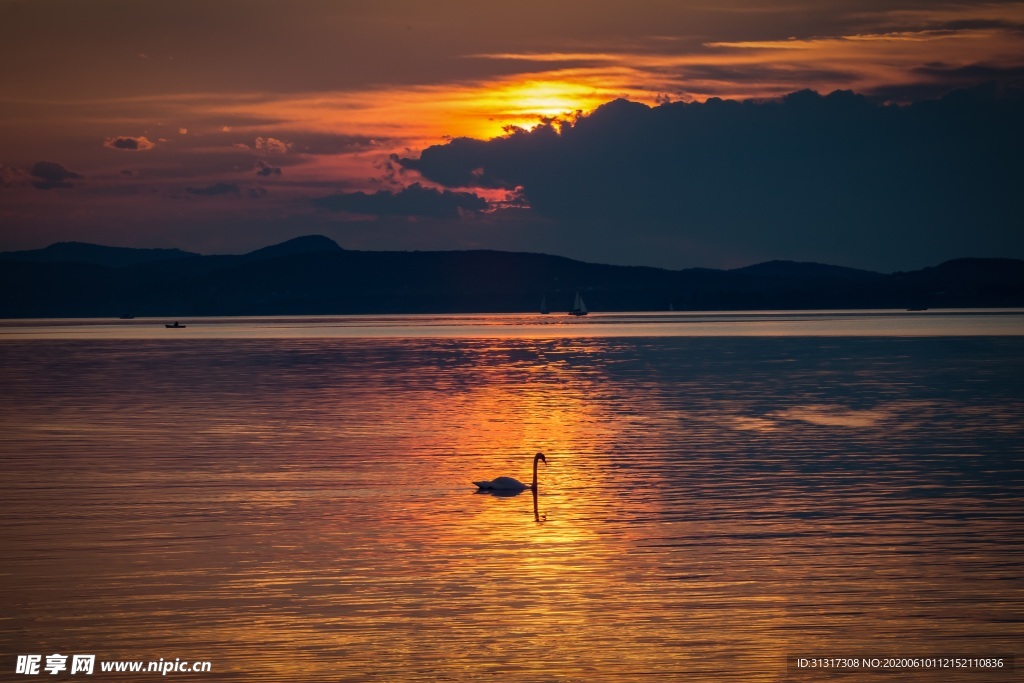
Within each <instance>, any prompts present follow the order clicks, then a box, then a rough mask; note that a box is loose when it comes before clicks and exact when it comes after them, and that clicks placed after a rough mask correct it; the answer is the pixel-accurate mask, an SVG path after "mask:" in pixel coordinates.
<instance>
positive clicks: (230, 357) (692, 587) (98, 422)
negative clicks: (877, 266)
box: [0, 312, 1024, 681]
mask: <svg viewBox="0 0 1024 683" xmlns="http://www.w3.org/2000/svg"><path fill="white" fill-rule="evenodd" d="M563 320H565V317H564V316H558V317H552V318H550V322H549V320H548V319H540V318H539V317H536V316H535V317H521V318H517V317H515V316H498V317H488V316H448V317H439V316H424V317H386V318H372V319H369V318H358V319H341V318H331V319H305V318H303V319H272V320H268V319H251V320H241V321H240V320H230V319H219V320H211V321H201V320H190V321H182V322H184V323H187V324H188V325H189V326H188V328H187V329H185V330H165V329H164V328H163V325H162V323H163V322H164V321H138V320H135V321H124V322H120V321H119V322H117V323H108V322H102V321H86V322H82V321H7V322H4V323H2V324H0V382H2V385H0V386H2V387H3V392H2V394H0V474H2V476H3V480H4V487H3V488H2V490H0V503H2V509H3V512H4V520H3V523H2V531H0V557H2V558H3V563H2V567H0V579H2V580H0V601H2V602H0V606H2V610H0V654H2V657H3V659H2V660H0V672H2V673H0V678H2V679H4V680H6V679H7V677H8V676H10V677H12V678H19V679H23V680H30V678H29V677H15V676H14V675H13V672H14V668H15V667H14V662H15V659H16V655H17V654H27V653H37V654H43V655H46V654H51V653H58V652H59V653H64V654H72V653H94V654H96V655H97V657H98V659H101V660H102V659H106V660H110V659H126V660H156V659H159V658H161V657H163V658H164V659H169V660H173V659H174V658H175V657H180V658H182V659H188V660H209V661H211V662H212V664H213V673H212V674H169V675H168V677H169V678H177V679H187V680H200V679H202V680H239V681H249V680H280V681H366V680H369V681H374V680H380V681H406V680H423V681H434V680H437V681H445V680H448V681H463V680H510V681H592V680H600V681H635V680H652V681H653V680H657V681H661V680H743V681H777V680H788V679H791V678H792V679H799V680H833V679H832V678H830V677H829V676H826V675H817V674H815V675H810V676H808V675H803V674H792V673H790V672H788V671H787V666H786V657H787V655H790V656H792V655H797V654H802V655H808V656H832V657H837V656H844V655H853V656H866V655H871V656H879V657H886V656H913V655H969V656H984V657H989V656H995V655H1016V656H1017V658H1018V660H1020V658H1021V656H1022V655H1024V650H1022V647H1021V644H1022V642H1024V571H1022V564H1024V541H1022V534H1021V529H1024V476H1022V470H1024V438H1022V437H1024V434H1022V432H1024V427H1022V425H1024V315H1022V314H1021V313H1019V312H1009V313H1007V312H990V313H977V312H946V313H935V314H932V313H931V312H929V313H928V314H927V315H924V316H922V315H921V314H913V315H911V314H890V313H884V314H883V313H878V312H864V313H858V314H849V313H843V314H839V313H816V314H717V315H710V314H702V315H693V314H689V315H686V316H678V315H677V316H660V315H653V314H652V315H651V316H642V315H641V316H636V315H634V316H606V317H605V318H603V319H602V317H601V316H592V317H591V318H590V319H588V320H586V321H585V322H582V323H580V324H576V325H568V324H564V323H563ZM156 323H159V324H156ZM537 451H543V452H544V453H546V454H547V456H548V465H547V467H545V466H544V465H541V468H540V486H539V494H538V495H537V496H536V497H534V496H532V495H531V494H530V492H529V491H527V492H526V493H524V494H521V495H518V496H514V497H495V496H491V495H485V494H477V493H474V487H473V486H472V484H470V482H471V481H472V480H475V479H489V478H492V477H494V476H498V475H510V476H515V477H517V478H520V479H524V480H528V479H529V476H530V464H531V457H532V455H533V454H534V453H535V452H537ZM1021 666H1024V662H1018V663H1017V670H1016V671H1015V672H999V673H979V672H954V673H950V672H942V673H936V672H934V671H932V672H922V673H918V674H917V675H916V676H915V675H914V674H911V673H907V672H902V673H901V674H899V675H898V676H896V675H888V674H881V673H874V674H855V675H849V676H843V677H842V679H843V680H871V681H877V680H940V679H941V680H964V681H987V680H994V681H1008V680H1020V679H1021V678H1020V677H1021V673H1020V668H1021ZM95 675H96V676H97V678H99V679H102V678H118V679H120V680H130V679H129V678H128V677H127V676H126V675H125V674H112V673H107V674H102V673H99V672H97V673H96V674H95ZM43 676H44V677H45V678H47V679H52V680H58V679H59V680H64V679H65V678H72V677H70V676H67V674H66V672H65V674H63V675H59V676H49V675H46V674H45V673H44V674H43ZM152 677H153V675H152V674H150V675H149V676H148V677H143V678H145V679H147V680H148V679H151V678H152ZM72 679H74V678H72Z"/></svg>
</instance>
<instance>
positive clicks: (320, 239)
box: [245, 235, 342, 261]
mask: <svg viewBox="0 0 1024 683" xmlns="http://www.w3.org/2000/svg"><path fill="white" fill-rule="evenodd" d="M341 250H342V249H341V247H339V246H338V243H337V242H335V241H334V240H332V239H331V238H329V237H324V236H323V235H306V236H305V237H296V238H295V239H290V240H288V241H287V242H282V243H281V244H274V245H271V246H269V247H263V248H262V249H257V250H256V251H250V252H249V253H248V254H245V258H246V259H247V260H252V261H256V260H264V259H272V258H279V257H281V256H294V255H296V254H312V253H316V252H321V251H341Z"/></svg>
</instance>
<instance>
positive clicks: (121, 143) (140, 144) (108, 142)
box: [103, 135, 156, 152]
mask: <svg viewBox="0 0 1024 683" xmlns="http://www.w3.org/2000/svg"><path fill="white" fill-rule="evenodd" d="M103 146H104V147H109V148H110V149H119V150H123V151H126V152H144V151H145V150H147V149H153V147H155V146H156V144H155V143H154V142H152V141H151V140H150V139H149V138H147V137H145V136H144V135H140V136H138V137H130V136H121V137H114V138H106V139H104V140H103Z"/></svg>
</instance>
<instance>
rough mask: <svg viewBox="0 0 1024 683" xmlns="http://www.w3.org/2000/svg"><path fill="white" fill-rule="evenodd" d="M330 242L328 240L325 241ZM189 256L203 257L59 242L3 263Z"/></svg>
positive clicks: (129, 261)
mask: <svg viewBox="0 0 1024 683" xmlns="http://www.w3.org/2000/svg"><path fill="white" fill-rule="evenodd" d="M325 239H326V238H325ZM185 256H199V254H195V253H193V252H190V251H182V250H180V249H132V248H129V247H104V246H102V245H99V244H89V243H88V242H57V243H55V244H51V245H50V246H48V247H46V248H44V249H29V250H27V251H6V252H0V260H2V261H24V262H29V263H91V264H94V265H98V266H114V267H119V266H131V265H136V264H139V263H149V262H152V261H166V260H170V259H178V258H182V257H185Z"/></svg>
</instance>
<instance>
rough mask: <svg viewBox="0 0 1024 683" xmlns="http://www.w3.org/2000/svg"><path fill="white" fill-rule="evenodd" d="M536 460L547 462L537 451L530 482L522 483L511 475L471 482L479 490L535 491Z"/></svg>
mask: <svg viewBox="0 0 1024 683" xmlns="http://www.w3.org/2000/svg"><path fill="white" fill-rule="evenodd" d="M538 462H542V463H544V464H545V465H547V464H548V461H547V459H546V458H545V457H544V454H543V453H538V454H537V455H535V456H533V483H532V484H524V483H523V482H521V481H519V480H518V479H513V478H512V477H498V478H497V479H491V480H490V481H474V482H473V483H474V484H476V485H477V486H478V487H479V488H480V490H481V491H507V492H510V493H511V492H513V491H514V492H516V493H519V492H520V491H525V490H526V489H530V490H531V491H536V490H537V463H538Z"/></svg>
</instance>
